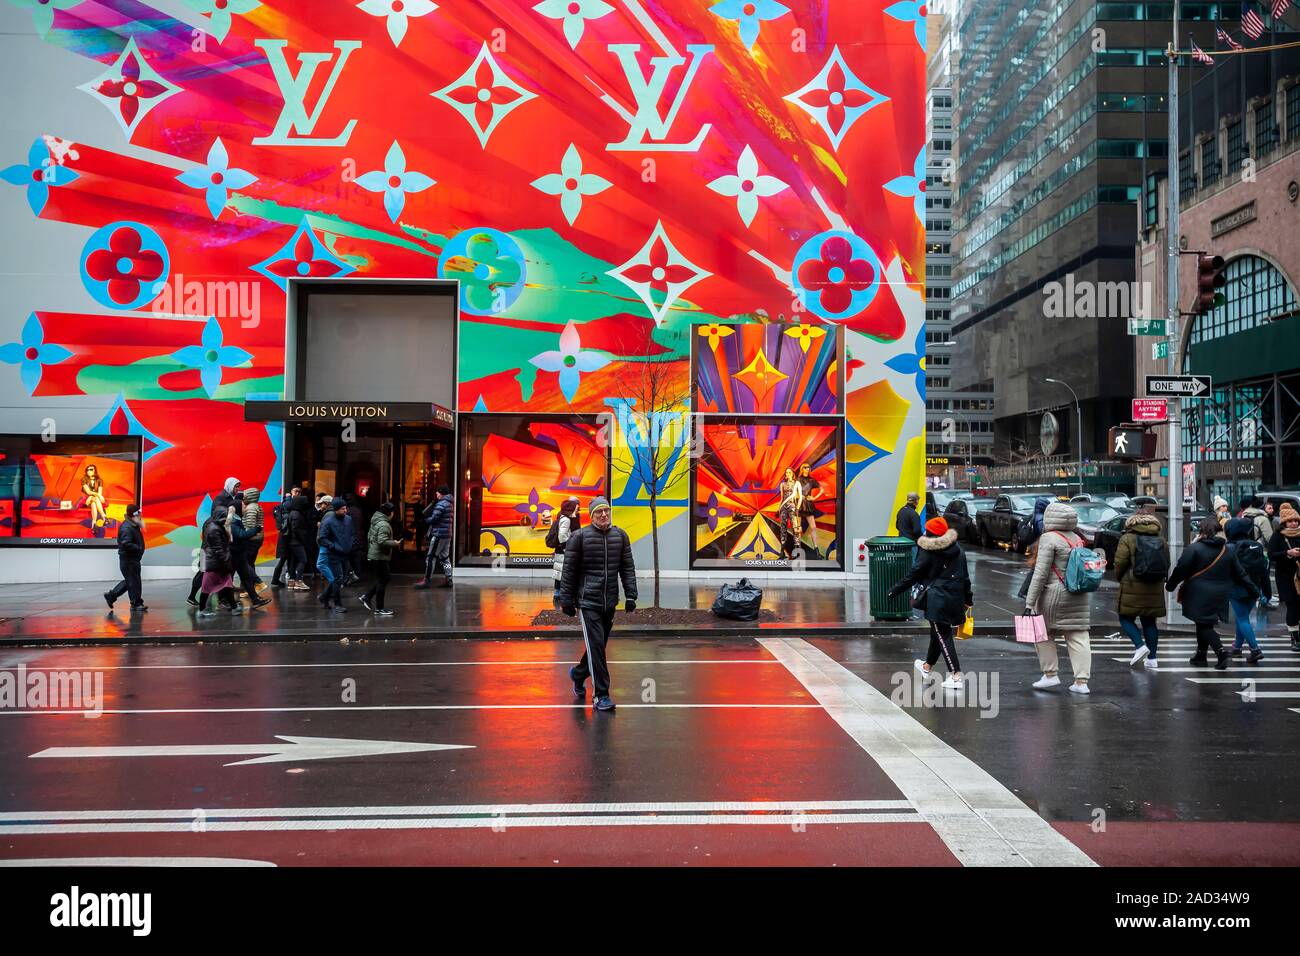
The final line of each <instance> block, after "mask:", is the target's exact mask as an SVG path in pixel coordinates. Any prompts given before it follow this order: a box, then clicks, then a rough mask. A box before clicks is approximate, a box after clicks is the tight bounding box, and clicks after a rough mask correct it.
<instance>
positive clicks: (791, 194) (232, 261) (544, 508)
mask: <svg viewBox="0 0 1300 956" xmlns="http://www.w3.org/2000/svg"><path fill="white" fill-rule="evenodd" d="M924 16H925V8H924V6H923V5H922V4H918V3H913V2H908V0H903V2H894V3H889V2H885V0H786V2H785V3H779V2H776V0H716V2H711V0H541V2H536V0H439V2H434V0H360V2H354V0H260V2H259V0H153V2H148V0H0V37H2V38H3V43H4V51H5V54H4V59H5V61H6V62H5V67H4V69H5V70H6V72H7V77H8V80H9V85H10V87H11V100H12V101H13V102H15V103H17V104H18V105H16V106H15V107H14V108H13V109H12V110H9V111H8V115H7V116H6V117H5V118H4V119H3V120H0V123H2V124H3V126H0V179H3V182H0V216H2V217H3V230H4V235H5V237H6V239H5V246H4V248H5V255H6V257H7V260H8V261H7V263H6V267H5V269H4V273H5V275H6V277H5V279H4V280H3V281H4V283H5V295H4V296H3V297H0V433H9V434H14V435H20V436H21V435H30V436H38V435H40V434H41V433H42V431H43V430H46V429H49V428H51V427H53V428H55V429H56V430H57V431H58V432H60V433H63V434H66V435H75V436H132V437H134V438H136V439H138V446H137V447H139V448H140V449H141V453H140V454H141V458H142V465H141V468H140V472H141V474H140V482H139V488H138V493H139V496H140V497H141V499H142V501H143V505H144V509H145V513H146V515H147V519H148V536H149V544H150V546H151V551H150V554H149V560H150V561H152V562H154V563H159V564H172V565H182V564H186V565H187V564H188V563H189V561H190V549H191V548H192V547H193V545H194V543H195V541H196V539H197V532H196V531H195V528H194V525H195V521H196V517H200V516H201V515H202V514H203V512H204V510H205V509H206V508H207V507H209V500H210V496H212V495H213V494H215V492H216V491H217V490H219V488H220V486H221V482H222V481H223V480H224V479H225V478H226V477H227V476H229V475H238V476H240V477H241V479H242V480H243V482H244V484H245V486H254V485H255V486H258V487H260V488H263V489H264V494H263V500H267V499H269V498H273V497H274V494H275V492H276V491H277V490H278V489H280V488H281V487H282V486H284V485H285V483H286V482H296V481H298V480H300V479H301V477H302V476H296V475H292V474H287V473H286V471H287V470H291V466H290V465H287V464H286V462H285V460H284V428H285V426H283V425H280V424H277V423H270V424H268V423H265V422H248V421H245V419H244V414H243V403H244V402H245V401H246V400H249V399H283V398H301V397H302V396H299V395H286V394H285V388H286V384H285V383H286V374H285V372H286V358H285V340H286V303H287V301H288V298H289V295H290V292H291V284H292V283H293V281H294V280H296V279H300V278H301V279H306V278H311V279H321V278H334V277H340V278H341V277H345V276H346V277H348V278H349V279H352V280H356V279H367V278H421V279H440V280H444V281H446V282H455V283H456V284H457V285H456V289H457V296H458V320H457V321H458V335H457V339H456V341H457V349H458V361H457V369H458V372H457V381H456V383H455V384H456V389H455V393H456V395H457V409H456V412H457V417H458V424H457V429H458V436H459V439H458V448H462V449H463V448H464V446H465V437H464V436H466V435H474V436H478V438H477V439H476V440H475V441H474V442H473V448H474V450H473V452H472V454H469V455H468V456H467V458H466V460H460V461H457V462H456V465H455V471H456V474H457V484H458V487H457V495H458V499H457V500H458V501H459V502H461V504H462V506H463V509H464V511H465V514H464V515H463V516H462V518H461V519H460V520H458V524H457V528H458V531H457V533H458V535H461V537H462V540H461V541H459V542H458V545H457V552H458V554H459V555H460V557H461V559H462V560H463V561H470V562H473V561H475V560H481V559H482V558H484V557H491V556H494V555H497V554H506V555H510V556H516V555H517V556H521V557H522V556H528V555H532V554H533V553H534V552H538V550H539V547H540V545H539V540H540V539H542V538H544V530H545V527H546V524H547V523H548V521H549V514H550V512H552V511H554V510H555V509H558V507H559V506H560V504H561V502H562V501H563V500H564V498H565V497H568V496H569V495H570V494H574V495H576V496H578V497H579V499H580V500H584V501H585V500H587V499H589V498H590V497H591V496H593V495H595V494H606V495H608V496H609V497H610V498H611V500H612V501H613V502H614V503H615V508H616V520H617V521H618V522H619V523H620V524H621V525H623V526H624V527H626V528H628V529H629V531H630V532H631V533H632V535H633V536H634V538H635V539H636V540H637V546H638V549H639V553H640V554H642V555H648V553H649V551H648V536H649V534H650V529H651V517H650V508H649V502H650V500H651V497H652V496H653V497H654V499H655V502H656V509H655V511H656V519H657V525H658V527H659V530H660V535H661V539H660V540H661V545H662V553H663V556H664V557H663V560H664V564H665V566H666V567H669V568H681V569H685V568H688V567H692V566H697V567H720V566H732V565H738V564H739V565H743V564H747V563H753V562H754V561H759V562H765V563H770V564H772V565H773V566H781V565H782V564H783V563H787V559H785V558H783V557H781V556H779V555H778V556H776V557H775V558H774V557H773V556H772V551H773V549H774V546H775V550H777V551H779V550H780V543H779V534H778V533H777V529H776V522H777V521H778V516H777V513H776V512H775V511H774V510H773V505H774V501H775V496H776V495H777V490H776V484H775V483H777V482H779V481H780V477H781V474H782V473H783V471H784V468H785V467H787V466H795V467H797V466H798V465H800V464H804V463H807V464H809V465H810V468H811V471H812V473H813V477H814V479H815V482H816V483H817V484H818V486H819V489H820V497H819V498H818V501H817V505H818V508H817V510H818V512H819V515H818V516H816V520H815V523H814V528H813V529H812V530H811V531H809V530H807V529H804V528H801V534H802V537H801V542H802V547H803V548H804V549H805V550H806V552H807V555H808V556H809V557H810V558H811V559H812V560H813V561H815V562H818V563H819V564H821V565H822V566H825V567H827V568H833V567H838V566H839V562H840V555H841V554H842V553H843V551H844V550H845V548H846V544H847V542H848V541H850V540H851V539H852V538H854V537H866V536H869V535H873V534H879V533H884V532H886V531H888V530H889V528H890V525H891V521H892V515H893V512H894V510H895V509H896V508H897V506H898V504H899V503H900V501H901V499H902V497H903V496H904V495H905V494H906V492H907V491H908V490H911V489H914V488H918V487H920V485H921V484H922V475H923V465H924V460H923V450H924V449H923V437H922V431H923V428H924V389H925V373H924V332H923V307H922V305H923V303H922V288H923V281H924V280H923V277H924V271H925V268H924V223H923V215H922V213H923V211H924V189H925V162H924V146H925V126H924V116H923V109H924V63H925V53H924V44H923V41H924V35H925V19H924ZM363 331H364V330H363ZM647 381H653V383H654V394H653V396H650V395H649V394H647V392H646V390H645V389H646V383H647ZM337 397H338V398H339V399H350V398H360V397H363V396H342V395H341V396H337ZM651 397H653V398H654V400H653V401H651V400H650V399H651ZM670 419H679V420H680V421H679V423H678V425H677V426H675V427H660V426H661V425H664V424H666V423H668V422H669V420H670ZM51 422H53V424H52V425H51ZM290 427H292V426H290ZM651 441H653V442H655V443H658V446H659V447H660V448H661V449H662V450H663V452H664V454H662V455H656V456H654V457H655V458H656V461H657V462H658V463H659V465H660V466H661V467H657V468H656V469H653V470H649V471H648V470H647V469H646V468H644V467H640V465H641V464H643V462H644V460H645V459H646V456H647V454H648V451H647V442H651ZM664 462H667V463H668V464H667V467H662V465H663V463H664ZM19 483H20V482H19ZM6 487H8V485H6ZM73 497H76V496H73ZM0 507H5V506H4V505H2V504H0ZM471 507H474V508H477V509H478V510H477V512H476V513H475V515H473V516H471V515H469V513H468V512H469V510H470V508H471ZM21 511H22V508H21V506H16V505H14V504H12V503H10V504H8V505H7V510H3V511H0V514H4V515H6V516H9V517H10V518H11V519H12V521H11V523H12V522H13V521H18V522H19V523H21V521H20V519H21ZM108 519H109V521H112V515H109V516H108ZM93 520H94V519H93V516H92V522H93ZM0 537H2V535H0ZM272 538H273V536H272ZM266 547H267V551H268V553H269V552H270V550H271V549H273V547H274V541H273V540H268V542H267V545H266ZM540 556H542V557H544V555H540Z"/></svg>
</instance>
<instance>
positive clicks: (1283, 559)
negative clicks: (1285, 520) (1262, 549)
mask: <svg viewBox="0 0 1300 956" xmlns="http://www.w3.org/2000/svg"><path fill="white" fill-rule="evenodd" d="M1290 548H1300V537H1295V538H1288V537H1287V536H1286V535H1284V534H1282V532H1281V531H1280V530H1279V531H1274V532H1273V537H1271V538H1269V539H1268V560H1269V561H1270V562H1271V563H1272V565H1273V574H1274V575H1275V576H1276V578H1277V590H1276V591H1275V592H1274V593H1275V594H1276V595H1277V599H1278V600H1279V601H1281V602H1283V603H1284V604H1292V603H1294V602H1296V601H1300V593H1297V592H1296V586H1295V576H1296V571H1297V570H1300V562H1298V561H1296V559H1295V558H1288V557H1287V556H1286V553H1287V551H1288V549H1290Z"/></svg>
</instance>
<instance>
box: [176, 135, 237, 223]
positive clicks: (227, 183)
mask: <svg viewBox="0 0 1300 956" xmlns="http://www.w3.org/2000/svg"><path fill="white" fill-rule="evenodd" d="M176 178H177V179H179V180H180V181H181V182H182V183H184V184H185V185H186V186H189V187H190V188H191V189H204V190H207V201H208V212H210V213H212V218H213V219H220V218H221V210H222V209H224V208H225V206H226V199H227V198H229V196H230V190H232V189H243V188H244V187H246V186H251V185H252V184H253V183H255V182H257V177H256V176H254V175H253V174H252V173H250V172H248V171H247V170H244V169H231V168H230V156H229V155H228V154H227V153H226V146H225V144H224V143H222V142H221V137H217V139H215V140H214V141H213V143H212V148H211V149H209V150H208V164H207V165H206V166H200V167H198V168H197V169H187V170H186V171H185V172H183V173H181V174H180V175H179V176H177V177H176Z"/></svg>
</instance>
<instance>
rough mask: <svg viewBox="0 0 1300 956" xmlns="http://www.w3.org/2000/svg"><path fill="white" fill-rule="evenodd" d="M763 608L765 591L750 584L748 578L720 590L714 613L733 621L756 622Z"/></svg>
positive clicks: (714, 605)
mask: <svg viewBox="0 0 1300 956" xmlns="http://www.w3.org/2000/svg"><path fill="white" fill-rule="evenodd" d="M762 607H763V589H762V588H759V587H756V586H755V585H753V584H750V583H749V579H748V578H741V579H740V580H739V581H737V582H736V583H735V584H724V585H723V586H722V587H720V588H718V597H717V599H716V600H715V601H714V602H713V613H714V614H716V615H718V617H725V618H729V619H730V620H733V621H756V620H758V612H759V611H760V610H761V609H762Z"/></svg>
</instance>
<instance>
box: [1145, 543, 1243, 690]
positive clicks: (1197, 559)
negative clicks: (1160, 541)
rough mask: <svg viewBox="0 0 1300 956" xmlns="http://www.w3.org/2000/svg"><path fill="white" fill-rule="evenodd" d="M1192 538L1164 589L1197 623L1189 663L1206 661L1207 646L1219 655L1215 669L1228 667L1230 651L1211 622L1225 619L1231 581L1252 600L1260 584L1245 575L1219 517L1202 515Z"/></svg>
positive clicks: (1197, 664) (1189, 617) (1231, 585)
mask: <svg viewBox="0 0 1300 956" xmlns="http://www.w3.org/2000/svg"><path fill="white" fill-rule="evenodd" d="M1197 530H1198V531H1199V534H1198V535H1197V538H1196V540H1195V541H1193V542H1192V543H1191V544H1190V545H1188V546H1187V549H1186V550H1185V551H1183V553H1182V555H1181V556H1180V557H1179V558H1178V564H1177V565H1175V566H1174V573H1173V574H1171V575H1169V581H1168V582H1167V583H1166V584H1165V590H1166V591H1177V598H1178V603H1179V604H1181V605H1182V606H1183V615H1184V616H1185V617H1186V618H1187V619H1188V620H1189V621H1193V622H1195V624H1196V653H1195V654H1193V655H1192V658H1191V660H1190V661H1188V663H1189V664H1192V665H1196V666H1201V665H1205V664H1208V663H1209V661H1208V659H1207V657H1206V650H1207V649H1208V648H1211V647H1212V648H1214V653H1215V654H1216V655H1217V657H1218V661H1217V663H1216V664H1215V665H1214V668H1215V670H1221V671H1222V670H1227V669H1228V661H1229V660H1231V658H1232V655H1231V654H1230V653H1229V652H1228V651H1227V649H1226V648H1224V646H1223V642H1222V641H1220V640H1219V635H1218V633H1217V632H1216V631H1215V629H1214V626H1215V625H1216V624H1218V623H1219V622H1220V621H1227V620H1228V619H1229V618H1228V599H1229V598H1230V597H1231V596H1232V589H1233V585H1234V584H1236V585H1239V586H1240V587H1241V588H1242V589H1243V591H1244V593H1245V594H1247V595H1249V596H1250V600H1252V601H1254V600H1255V599H1257V598H1258V597H1259V588H1258V587H1256V586H1255V584H1254V582H1252V581H1251V580H1250V578H1249V577H1248V576H1247V575H1246V572H1245V570H1244V569H1243V568H1242V566H1241V560H1240V559H1239V558H1238V557H1237V556H1236V554H1234V553H1232V552H1231V551H1230V550H1229V548H1228V545H1227V541H1226V540H1225V539H1224V535H1223V531H1222V529H1221V528H1220V526H1219V519H1218V518H1204V519H1202V521H1201V523H1200V526H1199V527H1198V529H1197Z"/></svg>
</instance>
